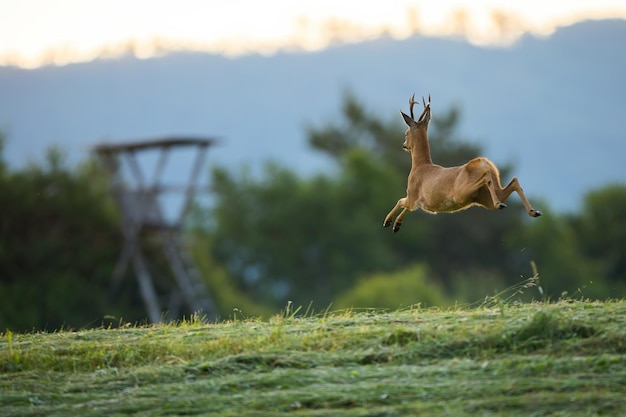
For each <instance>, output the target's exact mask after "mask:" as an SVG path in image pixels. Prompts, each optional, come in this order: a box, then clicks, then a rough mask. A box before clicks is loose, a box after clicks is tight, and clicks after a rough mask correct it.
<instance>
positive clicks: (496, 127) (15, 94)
mask: <svg viewBox="0 0 626 417" xmlns="http://www.w3.org/2000/svg"><path fill="white" fill-rule="evenodd" d="M625 41H626V21H623V20H603V21H587V22H583V23H579V24H576V25H573V26H570V27H565V28H561V29H560V30H558V31H557V32H556V33H554V35H553V36H551V37H549V38H545V39H543V38H535V37H531V36H527V37H525V38H523V39H522V40H520V41H519V42H518V43H517V44H516V45H514V46H513V47H510V48H505V49H499V48H480V47H476V46H472V45H470V44H468V43H466V42H465V41H462V40H454V39H436V38H426V37H413V38H410V39H407V40H404V41H395V40H391V39H378V40H374V41H370V42H363V43H359V44H350V45H338V46H334V47H332V48H329V49H327V50H324V51H321V52H316V53H304V52H283V53H279V54H276V55H273V56H271V57H264V56H259V55H247V56H242V57H238V58H227V57H222V56H217V55H210V54H203V53H171V54H167V55H165V56H163V57H160V58H153V59H147V60H139V59H136V58H134V57H124V58H120V59H115V60H96V61H93V62H89V63H82V64H74V65H68V66H64V67H43V68H39V69H35V70H22V69H17V68H10V67H0V127H2V128H4V130H5V131H6V132H7V133H8V135H9V142H8V143H7V144H6V147H5V159H6V160H7V161H8V162H9V164H10V165H12V166H22V165H24V164H25V163H26V162H27V161H29V160H40V159H41V157H42V156H43V154H44V150H45V149H46V148H47V147H48V146H50V145H52V144H59V145H61V146H62V147H63V148H65V149H66V150H67V151H68V153H69V156H70V158H71V160H72V161H77V160H79V159H81V158H84V157H86V156H87V152H88V151H89V148H90V147H91V146H93V145H94V144H96V143H99V142H103V141H112V142H116V141H121V140H127V139H142V138H151V137H154V136H163V135H169V134H186V135H188V134H192V135H202V136H216V137H218V138H221V139H222V144H221V146H219V147H218V148H215V149H214V150H213V152H212V153H211V158H210V161H211V162H212V163H215V164H220V165H224V166H228V167H233V168H234V167H237V166H239V165H241V164H244V163H245V164H249V165H251V166H252V167H257V166H259V164H261V163H262V162H263V161H265V160H267V159H268V158H271V159H274V160H277V161H279V162H281V163H284V164H286V165H288V166H290V167H293V168H294V169H297V170H298V171H300V172H302V173H303V174H310V173H314V172H317V171H320V170H324V169H328V168H329V167H330V163H329V161H328V160H326V159H325V157H324V156H322V155H320V154H317V153H315V152H314V151H311V150H310V149H309V148H308V146H307V144H306V138H305V132H304V126H305V124H316V123H321V122H324V121H331V120H333V119H335V118H336V117H337V115H336V112H337V111H338V110H339V107H340V105H341V100H342V95H343V92H344V90H346V89H350V90H351V91H352V92H353V93H354V94H355V95H356V97H357V98H360V99H362V100H363V101H364V104H365V105H366V107H367V108H369V109H371V110H374V111H377V112H380V115H381V117H384V118H386V119H389V118H397V120H398V124H399V125H400V124H401V123H402V120H401V119H400V117H399V115H398V109H401V108H402V109H404V108H406V106H407V104H406V103H407V100H408V98H409V96H410V95H411V94H412V93H414V92H415V93H416V94H417V95H418V96H419V95H422V94H428V93H430V94H431V95H432V101H433V112H434V113H435V114H436V113H437V111H438V110H441V111H444V110H446V109H447V108H448V107H449V106H450V105H452V104H456V105H458V106H460V108H461V109H462V112H463V119H462V124H461V128H462V130H461V134H462V136H463V137H465V138H469V139H472V140H476V141H478V142H480V143H482V144H483V145H485V154H486V156H488V157H490V158H491V159H493V160H495V161H496V162H514V163H515V167H516V169H515V174H516V175H517V176H519V178H520V181H521V183H522V185H523V186H524V188H525V190H526V191H527V194H529V196H531V197H535V198H543V199H545V200H547V201H549V204H550V207H552V208H556V209H559V210H571V209H575V208H576V207H577V204H578V203H579V201H580V198H581V196H582V194H583V193H584V192H585V191H586V190H588V189H589V188H592V187H598V186H600V185H602V184H603V183H605V182H607V181H622V182H623V181H625V180H626V163H625V160H626V105H625V100H626V78H625V75H624V74H626V54H624V53H623V44H624V42H625ZM401 141H402V138H398V148H400V143H401ZM504 180H508V178H507V179H504ZM535 205H537V206H538V207H539V206H540V204H538V203H537V204H535Z"/></svg>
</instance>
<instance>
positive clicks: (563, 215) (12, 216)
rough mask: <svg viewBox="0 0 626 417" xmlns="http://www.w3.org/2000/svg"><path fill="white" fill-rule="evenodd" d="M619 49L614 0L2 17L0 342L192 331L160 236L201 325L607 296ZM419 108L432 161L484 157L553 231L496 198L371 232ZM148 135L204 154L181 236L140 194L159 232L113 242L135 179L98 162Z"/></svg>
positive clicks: (617, 212) (612, 291)
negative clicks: (91, 331)
mask: <svg viewBox="0 0 626 417" xmlns="http://www.w3.org/2000/svg"><path fill="white" fill-rule="evenodd" d="M433 3H436V4H433ZM624 42H626V4H624V3H623V2H621V1H617V0H615V1H606V0H604V1H568V2H562V1H556V0H543V1H541V2H538V1H527V2H521V3H519V4H503V3H501V2H497V1H489V0H482V1H474V2H472V3H471V5H468V4H466V2H460V1H452V0H450V1H439V2H427V1H408V0H407V1H397V2H383V1H371V2H367V4H363V2H356V1H341V2H337V1H334V0H333V1H315V2H309V1H303V2H289V1H279V0H267V1H264V2H255V1H247V0H241V1H231V2H204V1H194V0H181V1H178V2H176V4H175V5H174V4H172V3H171V2H166V1H141V0H137V1H134V2H131V3H129V2H122V1H112V0H109V1H106V2H104V1H99V0H98V1H92V2H82V1H70V0H56V1H54V2H49V1H43V0H25V1H20V2H10V1H4V0H0V331H5V329H11V330H13V331H31V330H48V331H51V330H55V329H58V328H84V327H94V326H102V325H119V324H120V323H124V322H151V321H158V320H172V319H178V318H180V317H181V316H183V315H187V316H188V315H189V314H191V313H193V312H194V310H195V308H194V306H196V304H194V303H192V302H186V301H185V300H186V298H185V294H186V289H187V290H189V288H191V287H189V286H185V285H183V284H181V279H180V276H179V274H178V272H177V271H179V272H180V270H181V269H180V268H178V267H177V265H178V264H177V263H176V262H178V261H176V262H174V261H173V260H172V257H171V256H170V255H171V252H168V249H167V248H168V246H166V245H165V246H164V242H165V241H167V239H168V236H169V237H172V236H174V235H176V238H175V239H174V240H175V241H176V242H177V245H178V246H177V248H178V250H180V251H181V252H184V253H185V259H186V260H185V262H184V268H186V270H188V271H193V274H192V273H191V272H189V274H187V275H188V276H192V275H193V276H197V277H199V278H198V279H199V283H198V282H195V283H194V285H196V284H197V285H199V286H200V287H202V292H203V293H206V295H207V297H208V298H207V299H210V302H208V303H207V304H205V305H206V307H205V308H204V310H205V311H204V314H206V315H207V317H208V318H209V319H211V320H220V319H228V318H232V317H233V316H234V315H237V317H239V316H243V317H255V316H263V317H268V316H269V315H272V314H275V313H277V312H279V311H280V310H281V309H283V308H285V306H286V305H287V303H291V305H293V306H304V308H305V309H307V308H308V309H309V310H310V311H323V310H325V309H327V308H330V309H332V310H334V309H343V308H351V307H354V308H392V309H395V308H401V307H407V306H410V305H414V304H417V303H421V305H422V306H450V305H454V304H455V303H456V304H459V303H460V304H463V303H475V302H477V301H480V300H483V299H485V297H488V296H494V294H499V293H500V292H501V291H503V290H506V289H507V288H513V287H514V286H515V285H517V284H519V283H523V282H525V280H527V279H528V278H530V277H533V276H535V275H536V274H537V272H538V277H539V280H538V281H537V282H535V285H536V286H534V287H531V288H527V289H525V290H524V291H523V293H522V292H521V291H519V292H516V297H518V298H519V299H520V300H525V301H527V300H532V299H549V300H556V299H559V298H561V297H573V298H592V299H606V298H623V297H624V296H625V295H626V168H625V162H624V161H625V158H626V137H625V136H626V117H625V115H626V105H625V104H624V97H626V82H625V80H624V74H626V54H624V53H623V44H624ZM413 93H416V96H421V95H428V94H430V95H431V97H432V111H433V120H432V122H431V125H430V131H429V133H430V142H431V149H432V154H433V160H434V161H435V162H436V163H439V164H442V165H456V164H461V163H464V162H466V161H467V160H468V159H470V158H472V157H474V156H477V155H483V156H487V157H489V158H490V159H491V160H493V161H494V162H495V163H496V164H498V166H499V167H500V169H501V173H502V180H503V182H505V183H506V182H508V181H509V180H510V179H511V178H512V177H513V176H517V177H518V178H519V180H520V183H521V185H522V186H523V187H524V190H525V192H526V194H527V196H528V197H529V199H530V201H531V202H532V203H533V206H534V207H535V208H537V209H539V210H541V211H543V213H544V216H543V217H541V218H538V219H531V218H529V217H528V216H527V215H526V213H525V211H524V210H523V208H522V206H521V204H520V202H519V199H518V197H517V195H513V196H512V197H511V199H510V200H509V201H507V203H508V205H509V208H508V209H507V210H501V211H497V212H490V211H486V210H484V209H480V208H472V209H469V210H467V211H465V212H462V213H457V214H453V215H450V214H440V215H436V216H433V215H429V214H426V213H422V212H414V213H411V214H409V215H408V216H407V217H406V218H405V221H404V224H403V227H402V230H401V231H400V232H399V233H397V234H395V235H394V234H393V233H392V232H391V231H390V230H389V229H383V228H382V227H381V224H382V220H383V218H384V216H385V215H386V214H387V212H388V211H389V210H390V209H391V208H392V207H393V205H394V204H395V202H396V201H397V200H398V198H400V197H402V196H404V193H405V188H406V176H407V173H408V171H409V169H410V158H409V156H408V155H407V154H406V153H405V152H404V151H403V150H402V147H401V145H402V141H403V134H404V130H405V126H404V123H403V121H402V119H401V117H400V115H399V112H398V111H399V110H403V111H407V109H408V99H409V97H410V96H411V95H412V94H413ZM163 137H168V138H172V137H195V138H199V137H202V138H212V139H213V138H215V139H216V143H215V144H212V145H211V146H210V147H209V149H208V154H207V159H206V161H205V162H206V163H205V164H204V165H202V171H201V173H200V176H199V185H198V186H199V189H200V191H201V192H200V193H199V194H198V195H197V196H198V198H196V199H194V204H193V205H192V206H191V210H190V212H189V216H187V217H186V219H185V221H184V222H183V223H176V224H174V225H172V222H171V221H169V218H170V217H176V216H177V213H179V212H180V210H181V207H182V206H184V204H181V197H180V193H169V194H168V193H159V192H160V191H163V189H161V188H159V187H158V186H157V185H160V184H153V185H154V187H152V188H150V187H147V188H145V189H144V190H143V191H142V192H144V193H149V192H150V193H157V194H159V196H158V199H157V200H155V201H158V203H155V204H159V206H160V207H161V208H162V210H163V212H164V217H165V218H167V219H163V220H164V221H163V227H162V228H160V229H159V230H157V232H154V230H149V228H148V227H144V225H143V224H139V225H138V226H137V225H135V226H133V227H134V229H132V230H133V233H130V234H129V232H128V230H129V227H131V226H129V223H128V215H127V214H126V215H125V214H124V211H123V210H122V209H123V208H124V207H122V206H120V199H119V198H118V199H116V195H115V194H114V193H112V189H114V188H115V186H119V185H120V184H121V185H122V186H123V187H126V186H127V187H132V186H134V185H136V184H134V183H133V180H132V178H130V176H129V168H123V169H122V167H121V163H122V162H123V161H118V162H116V163H115V164H114V166H117V165H116V164H117V163H119V164H120V171H119V174H120V175H119V178H112V177H111V175H110V172H107V171H106V170H105V169H104V168H105V167H103V164H102V160H99V159H98V158H97V157H96V154H95V152H94V147H95V146H102V145H105V146H107V145H111V146H114V145H119V144H129V143H136V142H138V141H146V140H155V139H157V138H163ZM136 156H137V159H138V164H139V166H140V168H141V169H142V170H144V171H145V172H146V176H147V177H148V178H150V176H151V175H152V174H151V173H152V172H154V170H155V169H157V168H156V167H157V166H158V162H157V161H158V153H157V152H156V151H155V152H152V153H150V152H147V153H145V154H141V155H140V154H139V152H138V153H137V155H136ZM192 160H193V156H192V155H191V154H185V153H184V152H183V153H182V154H180V155H178V156H172V158H171V159H170V160H169V161H168V162H169V164H168V166H167V168H166V169H164V171H163V173H162V177H160V179H161V180H162V183H173V184H182V185H184V184H185V183H186V181H188V172H189V167H190V166H191V165H192ZM130 170H131V171H132V169H130ZM114 179H117V180H118V182H117V183H115V182H114V181H113V180H114ZM150 201H152V200H150ZM166 223H168V224H167V225H166ZM129 235H132V236H133V238H132V239H134V240H132V239H130V240H129ZM172 239H173V238H172ZM131 240H132V242H134V243H132V244H130V245H129V244H128V242H129V241H131ZM181 242H183V243H181ZM128 247H130V248H131V249H132V248H135V247H137V248H138V247H141V253H142V257H141V260H142V261H145V265H144V267H143V268H142V267H141V265H140V263H137V262H134V263H133V262H131V261H128V259H134V260H135V261H136V258H133V257H132V256H131V255H129V256H130V258H128V259H126V258H124V255H123V254H124V253H125V251H126V250H127V248H128ZM131 252H132V250H131V251H130V252H128V253H131ZM137 253H139V252H137ZM124 259H126V261H128V262H127V264H128V265H126V267H124V268H120V265H121V264H123V263H124V262H122V261H123V260H124ZM533 262H534V264H535V265H536V269H533V267H532V266H531V264H532V263H533ZM179 266H180V265H179ZM142 271H143V272H142ZM142 277H143V278H142ZM148 284H149V285H148ZM146 285H148V286H146ZM197 285H196V287H194V288H200V287H198V286H197ZM539 289H541V291H540V290H539ZM198 291H200V290H198ZM155 311H156V313H155Z"/></svg>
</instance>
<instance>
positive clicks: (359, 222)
mask: <svg viewBox="0 0 626 417" xmlns="http://www.w3.org/2000/svg"><path fill="white" fill-rule="evenodd" d="M440 113H441V114H442V116H437V115H435V116H434V118H433V120H432V121H431V129H430V132H431V134H430V138H431V139H430V140H431V147H432V153H433V158H434V160H435V161H436V162H438V163H441V164H444V165H452V164H460V163H463V162H465V161H467V160H468V159H470V158H472V157H475V156H477V155H478V154H479V153H480V148H479V147H478V146H477V145H472V144H468V142H466V141H463V140H461V139H459V138H458V137H457V136H456V131H455V126H456V124H457V122H458V118H459V111H458V110H457V109H451V110H450V111H449V112H447V113H446V112H443V111H442V112H440ZM404 130H405V127H404V122H403V121H402V119H401V117H400V115H397V116H395V117H394V118H393V119H392V120H390V121H386V122H385V121H381V120H380V118H379V117H378V116H376V115H373V114H370V113H369V112H367V111H366V110H365V109H364V107H363V106H362V105H361V104H359V103H358V102H357V100H356V99H354V97H352V96H350V95H347V97H346V101H345V103H344V106H343V111H342V119H341V120H340V121H338V122H333V123H329V124H327V125H325V126H322V127H320V128H315V127H309V128H308V134H309V138H310V144H311V145H312V147H313V148H314V149H316V150H318V151H321V152H324V153H325V154H327V155H328V156H330V157H331V158H332V159H333V160H334V161H336V164H337V168H338V172H337V174H336V175H333V176H330V175H317V176H315V177H313V178H300V177H298V176H297V175H296V174H294V173H293V172H291V171H289V170H287V169H285V168H281V167H280V166H278V165H276V164H268V165H267V166H266V168H265V171H264V172H263V173H262V175H261V176H260V177H259V176H257V177H254V176H252V175H251V174H250V173H249V172H246V171H245V170H242V171H241V172H239V173H236V174H233V173H229V172H227V171H226V170H224V169H215V170H214V173H213V185H214V190H215V191H216V195H217V204H216V205H215V207H214V210H213V211H212V214H211V216H212V219H213V220H212V222H211V224H212V227H211V229H210V234H211V236H212V241H213V252H212V253H213V256H215V258H216V259H217V260H218V262H220V263H222V264H223V265H224V266H225V268H226V270H227V271H228V273H229V274H230V275H231V276H232V277H233V279H234V280H236V282H237V285H238V286H239V288H241V289H242V290H243V291H246V292H248V294H250V295H251V294H255V295H256V296H258V297H260V299H261V300H263V301H264V302H268V303H272V304H274V305H276V306H281V305H284V302H285V301H286V300H293V301H294V302H296V303H300V304H307V303H308V302H310V301H314V302H315V304H316V305H317V306H319V307H322V308H324V307H325V306H327V305H328V304H329V303H330V302H332V300H333V299H334V297H336V296H337V294H339V293H341V292H343V291H347V290H348V289H350V288H351V287H352V286H353V285H354V283H355V282H356V280H357V279H358V278H359V277H361V276H364V275H368V274H372V273H373V272H379V273H384V272H391V271H396V270H398V269H403V268H406V267H408V266H409V265H412V264H415V263H416V262H417V263H423V264H427V265H429V267H430V268H431V279H433V280H436V281H440V284H442V285H443V286H444V288H446V289H447V290H448V291H453V289H454V288H453V287H454V285H455V284H454V279H453V277H455V276H458V274H459V271H463V270H466V269H468V268H471V269H472V270H473V271H480V270H486V271H489V274H490V276H498V275H499V276H503V277H505V276H511V271H510V269H509V265H510V263H508V262H507V261H508V258H509V256H510V255H509V252H510V248H509V245H511V244H513V242H508V240H509V239H510V236H512V235H514V234H516V233H518V231H519V230H520V229H521V228H522V226H523V219H524V216H525V215H526V214H525V212H524V211H523V210H522V209H521V208H520V207H521V204H518V203H515V202H514V201H511V204H509V209H508V210H501V211H497V212H488V211H486V210H484V209H479V208H472V209H470V210H468V211H466V212H462V213H457V214H454V215H449V214H440V215H437V216H433V215H430V214H425V213H421V212H416V213H412V214H410V215H409V216H408V217H407V219H406V220H405V222H404V225H403V229H402V231H401V232H400V233H398V234H396V235H394V234H393V233H391V230H389V229H383V228H382V227H381V226H382V220H383V218H384V216H385V215H386V214H387V212H388V211H389V210H390V209H391V208H392V207H393V205H394V204H395V202H396V201H397V200H398V199H399V198H400V197H403V196H404V195H405V190H406V177H407V174H408V171H409V169H410V157H409V155H408V154H407V153H406V152H404V151H403V149H402V146H401V144H402V141H403V137H404ZM505 168H506V169H503V176H504V175H507V171H508V170H509V169H508V167H505ZM515 243H517V240H516V241H515ZM516 272H517V271H516ZM512 276H514V277H515V278H514V279H518V278H519V273H515V274H513V275H512ZM416 302H417V301H416Z"/></svg>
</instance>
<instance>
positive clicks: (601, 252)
mask: <svg viewBox="0 0 626 417" xmlns="http://www.w3.org/2000/svg"><path fill="white" fill-rule="evenodd" d="M572 225H573V228H574V230H575V231H576V235H577V242H578V243H579V247H580V250H581V252H582V253H583V254H584V255H585V256H588V257H589V258H591V259H594V260H596V261H597V262H599V263H600V264H601V265H602V266H601V269H602V272H601V274H602V276H603V277H606V279H607V280H608V281H609V282H610V284H611V285H612V286H613V288H614V289H616V288H620V289H621V290H622V291H621V292H622V294H623V291H624V290H626V185H624V184H611V185H607V186H605V187H603V188H600V189H598V190H594V191H591V192H590V193H588V194H587V195H586V197H585V199H584V204H583V210H582V213H581V215H580V216H578V217H576V218H574V219H573V220H572ZM613 295H615V293H614V292H613Z"/></svg>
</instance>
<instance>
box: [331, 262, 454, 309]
mask: <svg viewBox="0 0 626 417" xmlns="http://www.w3.org/2000/svg"><path fill="white" fill-rule="evenodd" d="M428 276H429V273H428V268H427V267H426V266H425V265H424V264H416V265H413V266H411V267H408V268H406V269H402V270H400V271H398V272H394V273H380V274H373V275H370V276H367V277H364V278H362V279H360V280H359V281H358V282H357V284H356V286H354V287H353V288H352V289H350V290H348V291H346V292H344V293H343V294H342V295H340V296H339V297H337V299H336V301H335V303H334V304H333V306H334V307H335V308H339V309H341V308H351V307H355V308H388V309H394V310H395V309H397V308H401V307H408V306H410V305H414V304H421V305H422V306H424V307H431V306H445V305H449V304H450V301H449V300H448V299H447V298H446V296H445V295H444V292H443V290H442V289H441V288H440V286H439V285H437V284H435V283H433V282H432V281H431V280H429V279H428Z"/></svg>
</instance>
